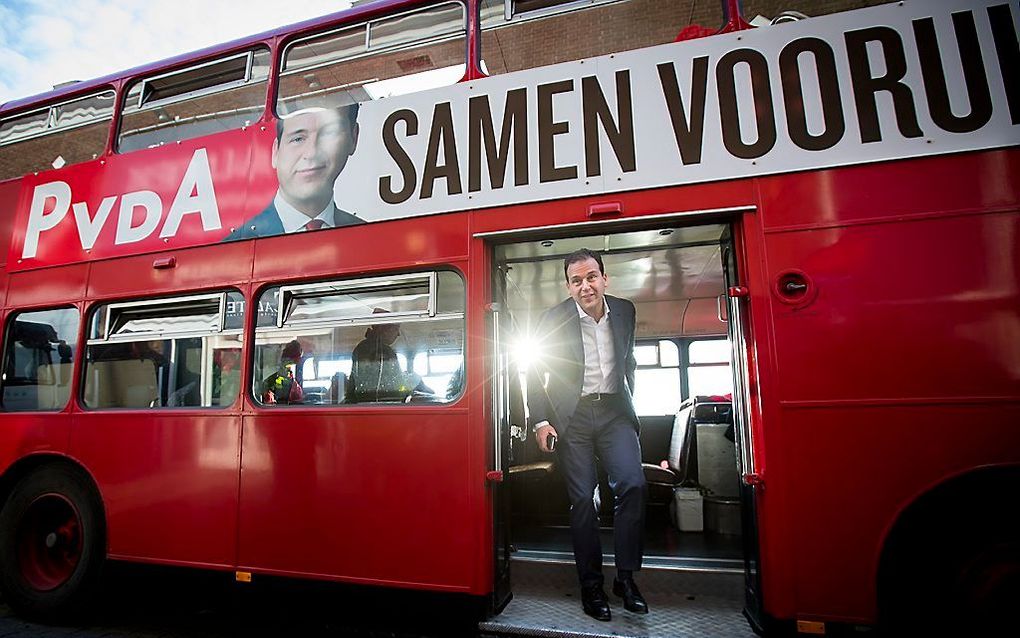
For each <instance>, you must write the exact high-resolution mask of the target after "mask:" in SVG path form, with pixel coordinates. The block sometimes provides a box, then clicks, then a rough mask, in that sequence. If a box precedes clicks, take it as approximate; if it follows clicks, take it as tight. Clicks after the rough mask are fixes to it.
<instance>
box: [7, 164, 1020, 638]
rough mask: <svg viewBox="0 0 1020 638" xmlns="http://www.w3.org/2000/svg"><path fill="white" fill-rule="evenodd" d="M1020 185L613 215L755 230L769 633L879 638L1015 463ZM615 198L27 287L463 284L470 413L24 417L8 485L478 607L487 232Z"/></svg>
mask: <svg viewBox="0 0 1020 638" xmlns="http://www.w3.org/2000/svg"><path fill="white" fill-rule="evenodd" d="M1018 165H1020V153H1018V152H1017V151H1000V152H990V153H971V154H963V155H958V156H953V157H945V158H933V159H926V160H911V161H902V162H892V163H885V164H876V165H872V166H863V167H852V168H842V169H832V170H827V171H818V172H813V173H804V174H790V175H783V176H777V177H769V178H764V179H757V180H744V181H739V182H729V183H715V184H704V185H697V186H689V187H684V188H673V189H657V190H653V191H647V192H643V193H632V194H624V195H614V196H613V199H614V200H619V201H621V203H622V208H623V211H624V212H623V213H622V214H621V216H620V218H621V219H625V218H636V217H641V216H647V215H654V214H658V213H673V212H677V211H691V212H692V213H693V214H692V216H691V217H690V218H689V221H690V223H692V224H694V223H704V222H705V221H708V220H715V221H717V220H720V219H725V218H726V216H725V214H721V213H716V214H709V215H705V214H697V213H696V211H704V210H718V209H726V208H732V207H740V206H756V207H757V209H756V211H755V212H744V213H731V214H730V217H731V218H732V219H734V220H735V221H736V223H737V226H736V227H735V230H736V235H737V248H738V254H739V255H740V256H741V258H742V264H741V267H742V270H743V272H744V275H745V281H744V283H745V284H746V285H747V287H748V289H749V290H750V295H751V296H750V306H749V307H750V311H751V318H750V325H749V334H750V338H751V342H750V343H749V344H748V346H749V355H750V359H751V363H750V366H751V375H752V415H753V417H754V424H753V425H754V431H755V433H756V435H757V439H756V441H755V446H756V447H755V451H756V461H757V463H758V466H757V469H758V471H759V472H761V474H762V476H763V478H764V481H765V487H764V489H763V490H762V491H761V492H760V497H759V498H760V500H759V503H758V505H759V512H760V516H761V519H760V521H759V524H760V531H761V539H760V542H761V550H762V570H763V571H762V577H763V582H764V596H765V601H766V605H767V611H768V612H769V613H771V614H773V615H775V616H777V617H780V618H794V617H798V616H800V617H811V618H821V619H829V620H850V621H853V622H871V621H873V620H874V618H875V589H874V577H875V573H876V569H877V562H876V561H877V557H878V555H879V552H880V551H881V547H882V542H883V534H884V533H885V532H886V531H887V530H888V529H889V527H890V526H891V525H892V524H893V522H894V521H895V518H896V516H897V515H898V513H899V512H900V511H902V509H903V508H904V507H906V506H907V505H909V503H910V502H911V501H912V500H913V499H915V498H916V497H917V496H918V495H919V494H921V493H923V492H924V491H926V490H927V489H930V488H931V487H933V486H935V485H937V484H938V483H939V482H941V481H944V480H947V479H948V478H950V477H952V476H955V475H957V474H959V473H961V472H965V471H967V470H968V469H970V468H973V467H976V466H979V465H984V464H992V463H998V464H1012V465H1018V464H1020V429H1018V428H1017V426H1016V424H1017V423H1020V407H1018V406H1020V368H1018V363H1017V362H1018V361H1020V353H1018V351H1017V347H1018V343H1020V338H1018V335H1017V333H1016V326H1017V325H1018V321H1017V312H1018V308H1020V292H1018V291H1020V285H1018V280H1020V272H1018V264H1020V259H1018V255H1017V241H1016V237H1017V232H1018V230H1020V221H1018V214H1017V210H1018V208H1020V197H1018V192H1020V185H1018V180H1017V175H1018V174H1020V171H1016V170H1014V169H1015V167H1017V166H1018ZM599 201H600V200H599V199H598V198H578V199H573V200H567V201H558V202H548V203H539V204H534V205H527V206H519V207H506V208H497V209H489V210H483V211H477V212H475V213H471V214H451V215H440V216H434V217H428V218H421V219H414V220H404V221H395V222H383V223H378V224H373V225H371V226H370V227H352V228H342V229H338V230H335V231H329V232H324V233H322V234H321V237H323V238H328V241H323V242H317V243H316V245H313V246H306V245H305V242H304V238H302V237H277V238H270V239H265V240H256V241H248V242H240V243H238V244H235V245H232V246H230V247H222V248H220V247H212V248H202V249H190V250H179V251H162V252H159V253H157V254H153V255H148V256H143V257H132V258H121V259H109V260H101V261H98V262H96V263H94V264H92V265H91V266H89V267H84V266H76V267H66V268H60V269H42V270H39V271H33V272H26V273H17V274H16V275H12V276H11V277H10V287H11V290H10V294H9V295H8V306H7V308H8V310H10V309H12V308H14V307H21V304H41V303H59V301H60V299H59V297H60V296H61V295H70V296H69V297H65V299H67V298H75V297H74V295H79V297H80V296H82V295H85V293H84V292H83V291H86V290H87V291H88V292H87V297H88V298H89V299H91V298H92V297H93V296H95V297H103V298H112V297H118V296H123V297H127V298H130V297H132V296H137V295H144V294H149V292H150V291H151V292H153V293H160V294H162V293H163V292H169V291H177V290H178V289H181V290H180V291H181V292H184V291H186V290H191V289H199V288H210V287H218V286H226V285H236V286H238V287H240V288H241V289H242V290H244V291H245V293H246V294H247V295H248V296H249V302H250V301H251V295H252V294H253V293H254V289H255V288H257V287H258V286H259V285H261V284H262V283H265V282H270V281H280V280H296V279H302V278H319V277H330V276H334V277H335V276H347V275H350V274H371V273H374V272H384V271H389V270H394V269H398V270H399V269H406V268H422V269H427V268H431V267H434V266H436V265H440V264H447V265H449V264H452V265H454V266H455V267H457V268H459V269H460V270H462V271H463V272H464V273H466V281H467V285H468V316H467V326H468V336H467V361H468V368H467V369H468V387H469V388H470V391H469V393H468V394H467V395H466V396H465V397H464V398H463V399H461V400H460V401H459V402H458V403H456V404H453V405H450V406H436V407H434V408H430V409H425V408H418V407H406V408H405V407H392V406H381V407H379V408H377V409H374V408H353V409H350V410H330V409H326V410H323V411H317V410H312V409H308V410H295V411H291V410H287V409H282V408H281V409H276V410H263V409H257V408H255V407H254V406H252V405H251V404H250V401H249V400H247V399H245V400H244V402H243V403H242V404H240V409H241V412H236V411H231V410H227V411H218V410H210V411H191V412H186V413H184V412H182V413H174V412H170V411H166V412H161V413H160V414H159V415H158V416H156V414H155V413H152V414H145V413H142V414H140V413H138V412H134V413H114V412H110V411H107V412H89V413H81V412H79V411H78V410H77V408H71V410H72V411H74V412H75V415H74V416H73V417H72V418H73V422H72V423H71V424H68V417H67V416H65V415H59V414H58V415H24V414H8V415H4V417H3V419H4V421H5V432H7V433H14V434H8V435H5V437H4V439H3V443H2V445H0V455H2V457H0V464H2V465H3V466H7V465H9V464H10V463H12V462H13V461H14V460H16V459H18V458H20V457H21V456H23V455H25V454H28V453H31V452H33V451H38V450H43V449H53V450H57V451H60V450H64V449H67V450H68V451H69V452H70V453H71V455H72V456H73V457H74V458H77V459H80V460H81V462H82V463H83V464H84V465H85V467H86V469H88V470H89V471H90V472H91V473H92V474H93V476H95V477H96V480H97V482H98V484H99V486H100V489H101V491H102V494H103V499H104V504H105V506H106V508H107V514H108V517H109V522H110V551H111V553H113V554H115V555H117V556H122V557H133V558H138V559H145V560H160V561H179V562H184V563H186V564H196V565H197V564H201V565H209V564H216V565H221V566H225V567H228V568H230V567H241V568H245V569H249V568H250V569H252V570H253V571H256V572H272V573H290V574H296V575H310V576H315V577H322V578H333V579H342V580H351V581H355V582H375V583H381V584H398V585H402V586H409V587H419V588H431V589H444V590H458V591H468V592H471V593H476V594H483V593H485V592H487V591H488V590H489V589H490V588H491V572H492V561H493V557H492V551H491V542H492V541H491V517H492V514H493V508H492V502H491V498H490V496H489V495H490V492H489V490H490V488H489V487H487V486H486V483H485V480H484V478H485V473H486V471H487V470H489V469H491V468H490V467H489V461H488V455H489V451H490V450H491V446H492V434H491V428H490V425H489V419H488V416H489V415H488V413H487V410H488V407H487V406H488V401H489V397H488V392H489V388H488V385H487V383H488V381H487V380H488V378H489V374H490V370H489V367H490V365H491V362H490V361H489V360H488V342H487V339H486V332H485V331H486V316H485V314H484V312H483V311H482V307H483V304H484V303H485V302H487V301H488V300H489V296H490V293H489V289H488V287H489V267H490V265H489V262H488V259H489V257H488V254H487V252H486V245H485V243H484V241H483V240H481V239H475V238H472V235H473V234H474V233H478V232H487V231H497V230H505V229H512V228H521V227H528V226H549V225H555V224H566V223H578V222H586V221H588V218H587V210H588V207H589V206H590V205H592V204H597V203H599ZM676 223H677V222H676V221H671V222H670V225H675V224H676ZM157 256H160V257H161V256H175V257H176V258H177V266H176V268H173V269H167V270H154V269H152V267H151V262H152V260H153V259H154V258H156V257H157ZM791 270H795V271H799V272H802V273H804V274H805V275H806V276H807V277H808V278H809V279H810V281H811V282H812V285H814V286H816V287H817V290H816V291H814V292H815V293H816V294H814V295H813V296H809V299H810V301H809V302H806V303H804V304H789V303H783V302H781V301H780V300H779V298H778V296H777V293H776V291H775V286H774V279H775V278H776V277H777V276H778V275H779V274H781V273H783V272H789V271H791ZM249 283H253V284H256V285H254V286H249V285H248V284H249ZM185 289H186V290H185ZM15 304H17V306H16V305H15ZM248 341H249V343H247V345H246V347H247V348H248V349H249V350H250V348H251V344H250V338H249V340H248ZM249 383H250V382H249V381H248V380H246V381H245V385H246V386H247V385H248V384H249ZM69 428H70V430H69ZM242 434H243V437H242ZM68 437H69V438H70V442H71V443H70V446H69V447H68V445H67V440H68ZM846 477H852V480H847V479H846ZM182 522H186V523H182Z"/></svg>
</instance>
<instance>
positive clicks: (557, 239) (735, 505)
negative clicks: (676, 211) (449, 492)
mask: <svg viewBox="0 0 1020 638" xmlns="http://www.w3.org/2000/svg"><path fill="white" fill-rule="evenodd" d="M691 221H692V220H691V218H690V216H684V217H683V218H681V217H680V216H679V215H678V216H677V218H676V219H670V218H669V217H667V216H663V217H662V218H661V219H660V218H658V217H657V218H656V219H654V220H645V221H644V225H643V226H637V225H636V224H634V223H629V224H628V225H626V226H625V225H621V226H619V227H615V226H614V227H612V228H610V227H609V226H608V225H605V224H602V225H598V226H597V227H595V226H593V227H592V228H591V229H590V230H588V229H584V230H586V233H587V234H584V235H579V234H577V233H578V232H579V230H578V228H577V227H572V228H571V232H572V233H573V234H571V235H566V234H565V233H560V234H557V233H556V231H555V229H543V231H542V235H541V236H537V235H536V234H535V233H530V234H522V233H520V232H517V233H514V234H511V233H506V234H500V235H499V236H498V240H499V241H500V242H501V243H499V244H498V245H495V246H494V248H493V251H494V257H493V278H494V283H493V287H492V290H493V307H494V309H496V312H493V313H492V315H493V323H492V325H493V330H494V341H495V342H496V345H495V347H496V350H495V351H494V354H493V357H494V359H493V360H494V361H495V362H496V364H497V367H498V372H499V374H498V375H497V381H496V385H497V387H496V388H494V394H495V395H497V396H499V397H500V398H499V399H498V400H497V401H498V404H499V409H500V413H499V416H498V417H497V419H496V421H495V423H494V424H493V427H495V428H497V431H496V432H495V434H497V435H498V438H497V441H498V442H499V446H500V447H499V448H498V451H494V454H495V455H496V457H497V459H498V460H499V465H497V466H494V467H499V468H501V469H503V470H504V474H505V477H506V482H505V483H504V485H503V488H502V494H503V500H501V501H500V505H501V507H502V509H498V510H497V511H496V514H497V516H503V517H508V519H509V521H508V522H507V523H500V522H497V523H496V525H497V529H499V530H500V531H501V532H509V533H510V534H511V538H510V547H511V549H512V551H513V554H512V555H513V558H514V560H515V563H514V564H515V567H514V569H518V567H517V566H516V565H517V564H518V561H520V562H521V565H522V566H521V567H520V569H525V567H523V565H525V564H529V565H536V564H544V565H549V564H559V565H561V566H563V567H564V568H566V569H573V553H572V545H571V540H570V532H569V502H568V499H567V496H566V488H565V485H564V484H563V476H562V473H561V472H560V471H559V469H558V468H557V466H556V464H557V459H556V456H555V455H554V454H543V453H541V452H540V451H539V450H538V448H537V444H536V442H535V440H534V437H533V436H532V435H531V433H530V431H529V430H528V427H527V420H526V412H527V407H526V402H525V401H523V400H522V399H521V396H522V395H523V396H526V395H527V392H526V387H522V386H525V385H526V382H527V379H526V378H525V375H524V374H522V371H523V370H524V369H526V368H527V367H528V366H529V365H530V364H531V361H530V359H532V358H535V357H541V356H542V353H541V347H540V342H541V335H539V334H535V331H536V328H535V327H536V325H537V323H538V319H539V317H540V315H541V313H542V312H543V311H544V310H545V309H547V308H549V307H552V306H553V305H555V304H557V303H559V302H561V301H563V300H564V299H566V298H567V296H568V293H567V291H566V289H565V286H564V278H563V259H564V257H566V256H567V255H568V254H570V253H571V252H573V251H575V250H577V249H580V248H590V249H593V250H597V251H598V252H600V253H601V255H602V257H603V260H604V263H605V268H606V274H607V275H608V276H609V285H608V289H607V294H611V295H615V296H617V297H621V298H625V299H629V300H630V301H632V302H633V303H634V304H635V308H636V312H637V326H636V332H637V341H636V347H635V356H636V359H637V361H638V365H637V371H636V377H637V379H636V383H635V390H636V392H635V396H634V401H635V409H636V411H637V414H638V419H639V421H640V424H641V431H640V437H641V447H642V462H643V470H644V472H645V477H646V481H647V482H648V485H649V491H648V501H647V506H646V539H645V561H644V562H645V566H646V567H648V568H649V569H651V570H661V571H660V573H661V574H662V575H663V577H668V574H670V573H674V572H676V571H691V572H698V573H705V574H713V575H715V576H718V577H720V578H728V577H729V576H733V577H734V578H739V574H741V573H742V572H743V571H744V567H745V561H747V563H746V564H747V565H748V571H749V572H752V573H753V570H754V569H756V568H755V565H756V559H755V558H754V556H756V554H752V555H751V556H752V557H751V558H750V559H748V558H747V557H745V550H744V544H745V543H746V542H748V538H746V537H745V538H742V536H744V535H745V534H746V532H744V531H743V530H742V524H741V511H740V508H741V505H740V503H739V499H740V497H741V496H743V495H744V494H743V493H742V488H740V487H739V483H740V474H739V459H740V458H742V457H741V455H740V453H739V452H738V450H737V449H736V448H737V447H738V445H739V444H740V442H741V441H742V440H741V439H736V437H735V436H734V434H733V433H732V432H733V430H734V429H735V425H733V424H734V422H733V409H732V406H731V404H733V405H737V404H739V405H740V414H746V409H744V402H745V401H746V388H745V386H746V384H745V383H744V379H746V374H747V371H746V368H747V366H746V363H745V356H746V355H745V353H744V349H743V338H744V336H743V333H742V332H741V331H740V327H741V325H742V324H741V323H739V322H730V323H727V321H726V319H727V317H726V316H725V313H724V312H723V310H724V307H723V300H724V299H725V298H726V291H727V284H728V280H727V276H728V275H727V273H726V271H727V270H728V269H732V270H733V271H734V272H736V265H735V256H734V254H733V251H732V238H731V231H730V227H729V225H728V224H726V223H721V220H719V219H718V218H716V219H712V220H708V221H702V222H701V223H693V224H692V223H691ZM489 239H497V237H492V238H489ZM727 264H729V266H727ZM733 281H738V280H736V279H733ZM743 312H744V310H740V311H739V312H737V311H731V313H730V314H732V315H734V316H740V317H742V316H743ZM734 329H736V330H737V332H736V333H732V332H731V331H732V330H734ZM497 331H498V334H496V332H497ZM727 338H728V339H729V340H730V341H729V342H728V341H727ZM729 343H736V344H739V345H738V346H737V349H736V350H735V351H734V356H733V357H732V360H731V356H730V351H731V347H730V346H729ZM706 353H707V354H706ZM731 366H732V370H733V371H732V374H731V372H730V369H731ZM731 377H739V379H740V385H739V387H740V388H741V389H740V390H739V391H735V390H734V388H733V385H732V380H731ZM504 393H506V396H505V397H504V396H503V394H504ZM731 393H732V394H733V400H732V401H731V399H730V397H728V396H726V395H728V394H731ZM503 411H506V413H508V414H509V419H507V418H505V417H503V416H502V415H503V414H504V412H503ZM731 425H733V427H731ZM741 427H744V428H746V425H743V426H741ZM743 440H746V436H745V438H744V439H743ZM685 441H686V443H685ZM695 441H697V444H695ZM507 452H508V454H507ZM744 492H746V490H744ZM595 498H596V500H597V507H598V508H599V518H600V521H601V522H602V525H603V526H604V527H605V529H604V531H605V533H606V534H609V533H610V529H611V527H612V517H613V497H612V493H611V491H610V490H609V488H608V483H607V482H606V481H605V480H604V479H603V480H600V486H599V489H598V490H597V491H596V495H595ZM702 508H704V516H702V513H701V512H702ZM508 510H509V511H508ZM750 515H753V512H750V513H745V516H750ZM748 520H753V517H750V518H748ZM744 527H745V528H746V525H745V526H744ZM747 536H750V535H749V534H747ZM498 543H499V546H498V547H497V548H496V553H497V554H498V555H499V556H500V560H503V558H504V557H505V553H504V552H505V550H506V545H505V543H506V540H505V538H503V537H502V536H500V537H498ZM603 549H604V552H611V545H604V548H603ZM605 560H606V564H607V565H611V564H612V557H611V556H606V557H605ZM500 573H502V572H500ZM567 580H568V581H569V579H567ZM727 582H728V581H727ZM515 583H516V584H515V590H517V589H519V588H520V587H521V584H520V583H519V582H516V581H515ZM735 589H739V586H735Z"/></svg>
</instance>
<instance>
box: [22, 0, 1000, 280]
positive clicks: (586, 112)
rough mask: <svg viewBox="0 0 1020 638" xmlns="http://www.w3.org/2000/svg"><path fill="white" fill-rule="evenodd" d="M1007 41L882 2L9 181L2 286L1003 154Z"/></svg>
mask: <svg viewBox="0 0 1020 638" xmlns="http://www.w3.org/2000/svg"><path fill="white" fill-rule="evenodd" d="M1018 22H1020V7H1018V3H1017V2H1015V1H1013V2H1003V1H1002V0H985V1H980V0H979V1H973V0H937V1H931V2H906V3H893V4H888V5H883V6H879V7H873V8H869V9H861V10H857V11H852V12H847V13H841V14H834V15H829V16H823V17H819V18H811V19H808V20H802V21H798V22H793V23H785V24H781V25H776V26H770V27H765V28H760V29H751V30H746V31H740V32H735V33H731V34H726V35H716V36H711V37H708V38H703V39H698V40H692V41H687V42H680V43H673V44H666V45H661V46H656V47H651V48H646V49H640V50H636V51H630V52H625V53H619V54H614V55H607V56H602V57H599V58H591V59H585V60H578V61H574V62H567V63H563V64H557V65H554V66H548V67H541V68H536V69H531V70H527V71H521V72H518V73H511V74H506V75H500V76H495V77H491V78H485V79H482V80H477V81H471V82H464V83H460V84H457V85H454V86H451V87H445V88H441V89H433V90H427V91H421V92H418V93H411V94H408V95H403V96H399V97H390V98H386V99H382V100H377V101H372V102H364V103H362V104H360V105H355V106H351V107H344V108H339V109H338V108H332V107H330V108H326V107H322V108H308V109H303V110H300V111H297V112H295V113H291V114H289V115H288V116H286V117H284V118H282V119H280V120H279V121H271V122H270V123H269V124H266V125H260V126H254V127H249V128H248V129H247V130H244V131H232V132H227V133H221V134H217V135H214V136H210V137H206V138H198V139H195V140H189V141H185V142H182V143H180V144H178V145H176V146H175V147H174V148H158V149H150V150H145V151H137V152H132V153H126V154H124V155H115V156H111V157H107V158H104V159H102V160H97V161H94V162H89V163H86V164H81V165H78V166H74V167H67V168H65V169H61V170H56V171H50V172H47V173H40V174H38V175H34V176H27V177H25V178H24V179H23V180H22V187H21V192H20V196H19V200H18V203H17V211H16V219H15V224H14V229H13V233H12V235H13V236H12V242H11V252H10V257H9V260H8V268H9V269H13V270H17V269H22V268H32V267H39V266H43V265H48V264H57V263H67V262H73V261H79V260H83V259H98V258H104V257H112V256H117V255H124V254H131V253H136V252H146V251H155V250H164V249H166V248H169V247H180V246H190V245H197V244H208V243H214V242H219V241H235V240H244V239H250V238H257V237H265V236H271V235H278V234H283V233H291V232H304V231H307V230H313V229H319V228H336V227H340V226H346V225H352V224H361V223H366V222H375V221H382V220H389V219H397V218H406V217H412V216H417V215H430V214H437V213H446V212H452V211H463V210H469V209H473V208H481V207H494V206H505V205H510V204H518V203H526V202H535V201H548V200H552V199H559V198H567V197H575V196H580V195H593V194H608V193H614V192H621V191H631V190H637V189H644V188H654V187H661V186H670V185H681V184H693V183H699V182H708V181H718V180H725V179H735V178H745V177H754V176H761V175H773V174H779V173H786V172H793V171H803V170H813V169H820V168H828V167H836V166H845V165H852V164H862V163H869V162H880V161H887V160H897V159H905V158H915V157H923V156H929V155H940V154H947V153H958V152H964V151H973V150H982V149H995V148H1005V147H1011V146H1016V145H1018V144H1020V75H1018V74H1017V72H1016V69H1017V68H1020V43H1018V39H1017V32H1018ZM337 237H338V238H339V237H342V234H338V235H337Z"/></svg>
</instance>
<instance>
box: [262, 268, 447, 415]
mask: <svg viewBox="0 0 1020 638" xmlns="http://www.w3.org/2000/svg"><path fill="white" fill-rule="evenodd" d="M281 296H282V298H283V299H284V302H283V308H284V310H283V312H282V313H280V312H279V311H278V308H279V304H280V301H279V300H280V298H281ZM305 302H314V303H305ZM259 306H260V308H273V309H277V311H276V312H275V313H272V316H270V313H267V315H266V317H265V318H264V319H263V318H262V316H261V315H260V319H259V327H258V328H257V331H256V338H255V372H254V375H253V386H254V387H253V388H252V393H253V395H254V396H255V398H256V400H257V401H259V402H261V403H262V404H264V405H338V404H359V403H445V402H447V401H451V400H453V399H455V398H456V397H457V396H459V395H460V392H461V388H462V385H463V364H464V357H463V353H464V283H463V280H461V278H460V277H459V276H458V275H456V274H455V273H452V272H429V273H421V274H413V275H398V276H391V277H376V278H371V279H358V280H348V281H337V282H329V283H324V284H310V285H302V286H293V287H288V286H283V287H275V288H270V289H268V290H266V291H265V292H263V293H262V295H261V297H260V300H259ZM310 309H315V310H314V311H311V310H310Z"/></svg>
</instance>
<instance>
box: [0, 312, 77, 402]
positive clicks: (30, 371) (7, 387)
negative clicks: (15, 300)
mask: <svg viewBox="0 0 1020 638" xmlns="http://www.w3.org/2000/svg"><path fill="white" fill-rule="evenodd" d="M77 343H78V311H77V310H76V309H75V308H57V309H54V310H39V311H33V312H20V313H18V314H16V315H14V318H13V319H12V320H11V322H10V323H9V324H8V326H7V346H6V349H5V350H6V352H5V354H4V371H3V378H2V385H3V409H4V410H7V411H9V412H21V411H30V410H47V411H50V410H53V411H55V410H60V409H62V408H63V407H64V406H65V405H67V399H68V397H69V396H70V395H71V372H72V368H73V366H74V352H75V349H76V346H77Z"/></svg>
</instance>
